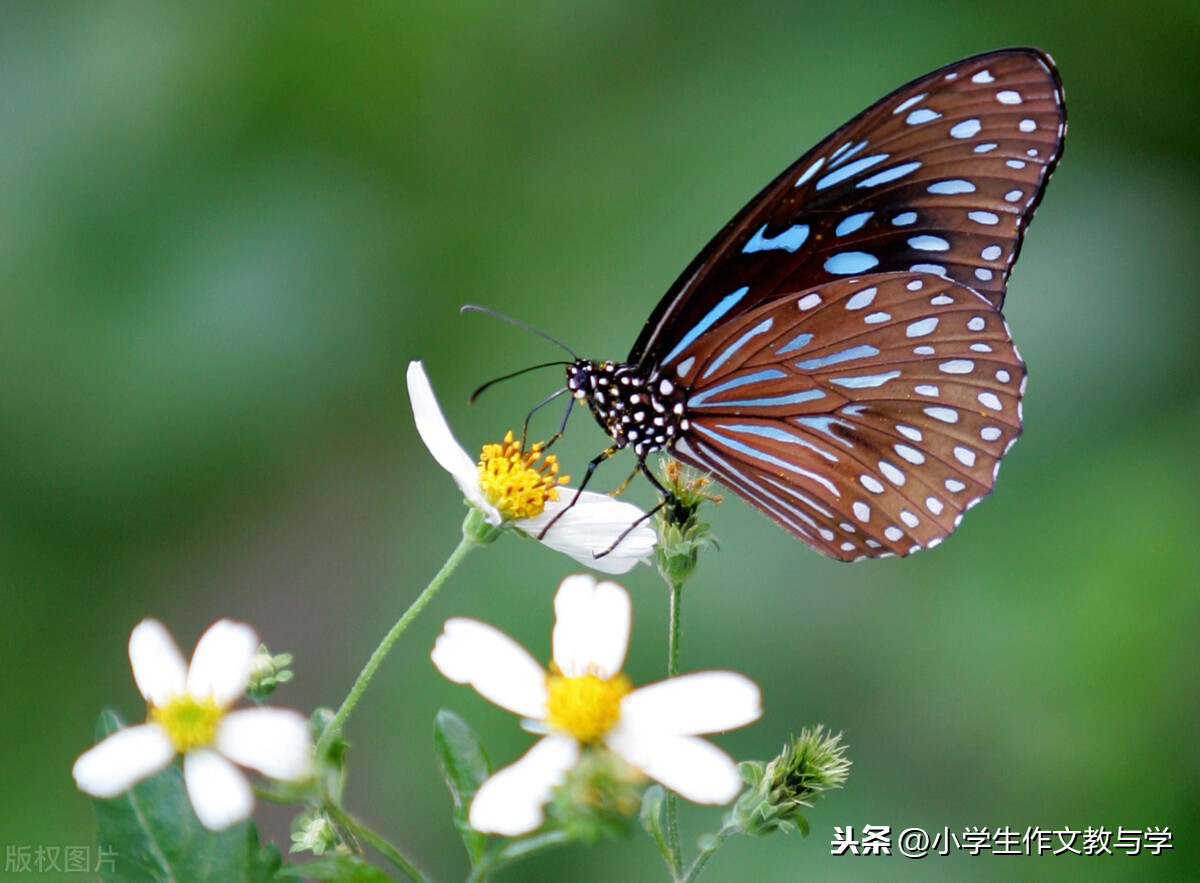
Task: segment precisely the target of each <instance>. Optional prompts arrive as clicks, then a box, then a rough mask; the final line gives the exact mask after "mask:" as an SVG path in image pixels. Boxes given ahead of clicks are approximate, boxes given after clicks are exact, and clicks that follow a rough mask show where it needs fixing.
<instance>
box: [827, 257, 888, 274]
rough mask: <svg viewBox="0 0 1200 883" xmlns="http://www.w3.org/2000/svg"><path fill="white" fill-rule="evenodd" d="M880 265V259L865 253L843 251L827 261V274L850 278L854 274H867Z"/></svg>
mask: <svg viewBox="0 0 1200 883" xmlns="http://www.w3.org/2000/svg"><path fill="white" fill-rule="evenodd" d="M878 263H879V258H877V257H875V255H873V254H867V253H866V252H865V251H843V252H839V253H837V254H835V255H833V256H832V257H830V258H829V259H828V260H826V261H825V272H826V273H835V274H837V275H838V276H848V275H850V274H852V273H865V272H867V270H869V269H871V268H872V267H874V266H875V265H876V264H878Z"/></svg>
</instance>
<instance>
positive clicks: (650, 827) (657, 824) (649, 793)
mask: <svg viewBox="0 0 1200 883" xmlns="http://www.w3.org/2000/svg"><path fill="white" fill-rule="evenodd" d="M666 804H667V791H666V789H665V788H663V786H662V785H651V786H650V787H649V788H647V789H646V792H645V793H644V794H643V795H642V811H641V813H640V815H639V816H638V819H639V820H640V821H641V823H642V827H643V828H645V829H646V833H647V834H649V835H650V836H651V838H653V840H654V842H655V844H657V846H658V851H659V852H661V853H662V857H663V858H664V859H665V860H666V862H667V867H668V868H669V867H673V866H674V858H673V857H672V855H671V847H670V846H668V845H667V835H666V834H665V833H664V832H663V813H664V811H665V809H666Z"/></svg>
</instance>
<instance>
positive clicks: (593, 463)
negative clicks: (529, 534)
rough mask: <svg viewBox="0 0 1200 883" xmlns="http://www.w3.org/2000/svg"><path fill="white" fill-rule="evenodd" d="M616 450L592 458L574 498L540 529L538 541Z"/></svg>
mask: <svg viewBox="0 0 1200 883" xmlns="http://www.w3.org/2000/svg"><path fill="white" fill-rule="evenodd" d="M568 413H570V412H568ZM618 450H619V449H618V448H617V446H616V445H609V446H608V447H607V448H605V449H604V450H603V451H601V452H600V453H599V454H597V455H596V456H595V457H593V458H592V461H591V462H590V463H588V467H587V472H585V473H584V476H583V481H581V482H579V487H578V488H577V489H576V490H575V496H573V497H572V498H571V502H570V503H568V504H567V505H565V506H563V507H562V509H560V510H559V511H558V513H557V514H556V515H555V516H554V517H553V518H551V519H550V521H549V523H548V524H547V525H546V526H545V527H543V528H542V530H541V533H539V534H538V535H537V538H538V539H539V540H541V539H544V538H545V536H546V532H547V531H548V530H550V528H552V527H554V522H556V521H558V519H560V518H562V517H563V513H564V512H566V511H567V510H568V509H570V508H571V507H572V506H574V505H575V504H576V503H578V502H579V496H580V495H581V494H582V493H583V489H584V488H585V487H587V485H588V482H589V481H591V480H592V473H594V472H595V471H596V467H597V466H599V465H600V464H601V463H603V462H604V461H605V460H607V459H608V458H609V457H611V456H612V455H613V454H615V453H616V452H617V451H618Z"/></svg>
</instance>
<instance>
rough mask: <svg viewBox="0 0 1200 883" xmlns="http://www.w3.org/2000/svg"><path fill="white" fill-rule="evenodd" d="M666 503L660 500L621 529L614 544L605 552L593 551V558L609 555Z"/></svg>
mask: <svg viewBox="0 0 1200 883" xmlns="http://www.w3.org/2000/svg"><path fill="white" fill-rule="evenodd" d="M634 474H635V475H636V474H637V473H634ZM665 505H667V500H665V499H664V500H662V501H660V502H659V504H658V505H657V506H655V507H654V508H653V509H651V510H650V511H649V512H647V513H646V514H645V515H643V516H642V517H641V518H639V519H638V520H637V521H635V522H634V523H633V524H631V525H629V527H627V528H625V529H624V530H623V531H621V534H620V536H618V537H617V538H616V539H615V540H613V544H612V545H611V546H609V547H608V548H607V549H605V550H604V551H603V552H595V553H593V554H592V557H593V558H603V557H604V556H605V555H607V554H609V553H610V552H612V551H613V550H614V549H615V548H617V546H619V545H621V541H622V540H624V539H625V537H627V536H629V535H630V534H631V533H633V531H634V530H635V529H636V528H637V527H639V526H640V525H643V524H645V523H646V522H647V521H649V520H650V519H651V518H653V517H654V516H655V515H656V514H658V511H659V510H660V509H662V507H663V506H665Z"/></svg>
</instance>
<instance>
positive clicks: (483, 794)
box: [468, 736, 579, 837]
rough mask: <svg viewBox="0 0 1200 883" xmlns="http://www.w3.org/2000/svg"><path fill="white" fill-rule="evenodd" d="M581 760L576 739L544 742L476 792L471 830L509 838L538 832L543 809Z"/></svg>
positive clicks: (470, 818) (556, 737) (551, 737)
mask: <svg viewBox="0 0 1200 883" xmlns="http://www.w3.org/2000/svg"><path fill="white" fill-rule="evenodd" d="M578 757H579V746H578V745H577V744H576V743H575V740H574V739H566V738H563V737H561V736H547V737H546V738H545V739H542V740H541V741H540V742H538V743H537V744H536V745H534V746H533V747H532V748H530V749H529V750H528V751H526V752H525V756H524V757H522V758H521V759H520V760H518V761H516V762H515V763H513V764H510V765H509V766H506V767H505V768H504V769H502V770H500V771H499V772H497V773H495V774H494V775H493V776H492V777H491V778H490V779H488V780H487V781H486V782H484V783H483V785H482V786H480V788H479V790H478V791H477V792H475V799H474V800H472V801H471V811H470V814H469V816H468V818H469V820H470V822H471V827H472V828H474V829H475V830H476V831H483V832H485V833H488V834H503V835H504V836H505V837H515V836H517V835H518V834H526V833H528V832H529V831H533V830H535V829H536V828H538V827H539V826H540V825H541V824H542V819H543V814H542V807H543V806H545V805H546V801H548V800H549V799H550V795H551V793H552V792H553V790H554V787H555V786H556V785H561V784H562V783H563V781H564V780H565V778H566V774H567V770H569V769H570V768H571V767H573V766H574V765H575V761H576V760H577V759H578Z"/></svg>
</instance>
